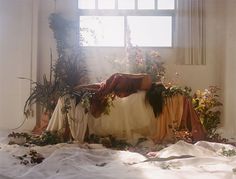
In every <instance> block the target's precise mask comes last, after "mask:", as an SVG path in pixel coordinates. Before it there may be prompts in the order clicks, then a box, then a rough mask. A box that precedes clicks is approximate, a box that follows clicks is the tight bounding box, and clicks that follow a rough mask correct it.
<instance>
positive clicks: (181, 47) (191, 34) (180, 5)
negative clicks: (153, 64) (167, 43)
mask: <svg viewBox="0 0 236 179" xmlns="http://www.w3.org/2000/svg"><path fill="white" fill-rule="evenodd" d="M204 19H205V16H204V0H177V6H176V41H175V47H176V49H177V64H185V65H204V64H205V63H206V60H205V25H204Z"/></svg>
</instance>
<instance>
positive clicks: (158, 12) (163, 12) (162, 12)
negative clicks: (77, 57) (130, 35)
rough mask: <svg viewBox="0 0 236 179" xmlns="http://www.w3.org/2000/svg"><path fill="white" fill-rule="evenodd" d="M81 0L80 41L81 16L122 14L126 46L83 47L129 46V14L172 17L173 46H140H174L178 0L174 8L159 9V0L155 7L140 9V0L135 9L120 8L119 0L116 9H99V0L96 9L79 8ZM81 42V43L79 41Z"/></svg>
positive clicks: (155, 0) (116, 1)
mask: <svg viewBox="0 0 236 179" xmlns="http://www.w3.org/2000/svg"><path fill="white" fill-rule="evenodd" d="M78 3H79V0H77V13H76V16H77V18H78V33H77V37H78V39H77V40H78V41H79V42H80V30H79V27H80V16H122V17H124V46H122V47H121V46H81V45H79V46H80V47H82V48H94V47H96V48H109V47H111V48H126V47H127V40H126V39H127V17H128V16H168V17H171V19H172V24H171V25H172V34H171V46H169V47H168V46H167V47H166V46H139V47H140V48H174V39H175V38H174V34H175V33H174V32H175V16H176V7H177V0H174V3H175V4H174V9H158V7H157V6H158V0H154V5H155V8H154V9H138V0H135V8H134V9H118V0H115V7H114V9H98V0H95V8H94V9H79V7H78ZM79 44H80V43H79Z"/></svg>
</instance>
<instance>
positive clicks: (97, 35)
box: [78, 0, 175, 47]
mask: <svg viewBox="0 0 236 179" xmlns="http://www.w3.org/2000/svg"><path fill="white" fill-rule="evenodd" d="M78 15H79V19H80V23H79V24H80V26H79V27H80V44H81V45H82V46H95V47H98V46H101V47H105V46H108V47H111V46H114V47H124V46H127V44H132V45H133V46H140V47H172V39H173V20H174V18H173V17H174V16H175V0H78Z"/></svg>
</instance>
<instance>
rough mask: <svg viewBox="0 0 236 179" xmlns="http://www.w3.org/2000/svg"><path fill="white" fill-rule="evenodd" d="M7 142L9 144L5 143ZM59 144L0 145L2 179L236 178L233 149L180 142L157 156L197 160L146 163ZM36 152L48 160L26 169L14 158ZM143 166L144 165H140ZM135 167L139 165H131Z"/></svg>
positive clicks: (136, 155) (122, 153)
mask: <svg viewBox="0 0 236 179" xmlns="http://www.w3.org/2000/svg"><path fill="white" fill-rule="evenodd" d="M2 141H6V140H2ZM84 147H85V145H79V144H57V145H54V146H45V147H33V148H27V147H22V146H18V145H7V144H6V142H2V143H0V159H1V160H0V178H1V179H4V178H6V179H8V178H17V179H19V178H22V179H78V178H79V179H95V178H96V179H111V178H112V179H134V178H135V179H158V178H161V179H199V178H202V179H205V178H207V179H233V178H236V169H235V168H236V156H233V157H225V156H223V155H222V154H221V151H222V148H223V147H225V150H229V149H236V148H235V147H233V146H231V145H225V144H218V143H209V142H204V141H201V142H198V143H196V144H195V145H192V144H188V143H185V142H183V141H179V142H177V143H176V144H172V145H170V146H169V147H167V148H165V149H162V150H161V151H159V152H156V154H157V156H158V157H162V158H166V157H170V156H180V155H192V156H194V157H193V158H183V159H173V160H168V161H154V162H142V161H144V160H145V159H146V157H145V156H143V155H141V154H139V153H134V152H129V151H115V150H110V149H106V148H102V147H101V146H100V145H90V148H95V149H86V148H84ZM30 149H36V150H37V151H38V152H39V153H41V154H43V156H44V157H45V158H46V159H45V160H44V161H43V162H42V163H41V164H38V165H35V166H24V165H22V164H20V161H19V159H16V158H15V157H13V155H22V154H25V153H27V152H28V151H29V150H30ZM139 162H141V163H139ZM132 163H137V164H134V165H130V164H132Z"/></svg>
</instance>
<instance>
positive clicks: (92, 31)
mask: <svg viewBox="0 0 236 179" xmlns="http://www.w3.org/2000/svg"><path fill="white" fill-rule="evenodd" d="M80 28H81V37H82V41H83V43H82V45H83V46H118V47H119V46H124V18H123V17H118V16H109V17H105V16H81V17H80Z"/></svg>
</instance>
